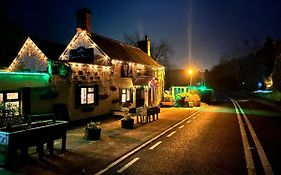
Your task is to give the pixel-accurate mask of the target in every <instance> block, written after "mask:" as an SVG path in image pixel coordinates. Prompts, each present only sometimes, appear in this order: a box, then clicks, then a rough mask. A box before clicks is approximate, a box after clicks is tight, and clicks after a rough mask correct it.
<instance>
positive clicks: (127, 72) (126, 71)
mask: <svg viewBox="0 0 281 175" xmlns="http://www.w3.org/2000/svg"><path fill="white" fill-rule="evenodd" d="M130 76H131V68H130V65H129V64H128V63H124V64H122V66H121V77H130Z"/></svg>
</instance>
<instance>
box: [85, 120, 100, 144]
mask: <svg viewBox="0 0 281 175" xmlns="http://www.w3.org/2000/svg"><path fill="white" fill-rule="evenodd" d="M100 135H101V128H100V122H90V123H88V124H87V126H86V128H85V131H84V139H86V140H99V139H100Z"/></svg>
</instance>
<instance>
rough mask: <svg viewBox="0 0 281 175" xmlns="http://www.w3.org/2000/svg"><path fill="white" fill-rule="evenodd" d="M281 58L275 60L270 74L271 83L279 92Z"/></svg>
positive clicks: (280, 86) (280, 89)
mask: <svg viewBox="0 0 281 175" xmlns="http://www.w3.org/2000/svg"><path fill="white" fill-rule="evenodd" d="M280 75H281V56H279V57H277V58H276V61H275V66H274V69H273V72H272V81H273V87H274V89H276V90H278V91H280V92H281V76H280Z"/></svg>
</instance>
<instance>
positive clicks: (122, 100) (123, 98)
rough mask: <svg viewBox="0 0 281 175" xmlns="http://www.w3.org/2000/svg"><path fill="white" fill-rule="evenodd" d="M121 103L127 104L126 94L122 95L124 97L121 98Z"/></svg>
mask: <svg viewBox="0 0 281 175" xmlns="http://www.w3.org/2000/svg"><path fill="white" fill-rule="evenodd" d="M121 102H122V103H124V102H126V94H122V96H121Z"/></svg>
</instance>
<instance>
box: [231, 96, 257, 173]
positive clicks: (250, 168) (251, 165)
mask: <svg viewBox="0 0 281 175" xmlns="http://www.w3.org/2000/svg"><path fill="white" fill-rule="evenodd" d="M231 101H232V103H233V105H234V108H235V112H236V115H237V118H238V123H239V128H240V132H241V137H242V143H243V148H244V154H245V159H246V165H247V170H248V174H249V175H252V174H256V169H255V165H254V160H253V156H252V153H251V150H250V149H249V148H250V146H249V141H248V139H247V135H246V131H245V128H244V125H243V122H242V119H241V116H240V113H239V111H238V108H237V106H236V103H235V101H234V100H233V99H231Z"/></svg>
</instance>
